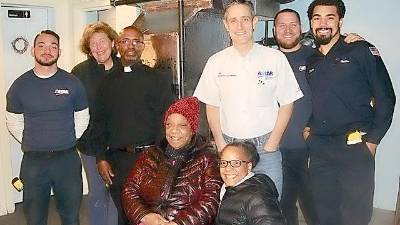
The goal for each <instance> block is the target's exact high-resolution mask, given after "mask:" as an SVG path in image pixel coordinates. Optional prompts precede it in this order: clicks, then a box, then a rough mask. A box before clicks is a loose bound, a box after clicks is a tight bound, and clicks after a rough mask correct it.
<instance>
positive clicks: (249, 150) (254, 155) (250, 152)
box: [220, 141, 260, 168]
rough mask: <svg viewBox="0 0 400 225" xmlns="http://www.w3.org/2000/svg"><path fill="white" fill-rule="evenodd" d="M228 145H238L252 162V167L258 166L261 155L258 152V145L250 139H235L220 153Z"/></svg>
mask: <svg viewBox="0 0 400 225" xmlns="http://www.w3.org/2000/svg"><path fill="white" fill-rule="evenodd" d="M228 147H236V148H238V149H240V150H241V151H243V153H244V154H245V155H246V157H247V159H248V160H249V161H250V162H251V164H252V168H254V167H256V165H257V163H258V161H260V155H259V154H258V152H257V148H256V146H255V145H254V144H253V143H252V142H249V141H244V142H238V141H234V142H231V143H229V144H227V145H226V146H225V147H224V148H223V149H222V151H221V153H220V155H222V153H223V152H224V150H225V149H227V148H228Z"/></svg>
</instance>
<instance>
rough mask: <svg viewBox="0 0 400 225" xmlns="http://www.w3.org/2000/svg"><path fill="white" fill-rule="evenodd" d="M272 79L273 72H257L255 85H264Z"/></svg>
mask: <svg viewBox="0 0 400 225" xmlns="http://www.w3.org/2000/svg"><path fill="white" fill-rule="evenodd" d="M273 77H274V72H272V71H270V70H267V71H258V73H257V80H258V82H257V84H261V85H264V84H265V83H266V82H267V80H269V79H271V78H273Z"/></svg>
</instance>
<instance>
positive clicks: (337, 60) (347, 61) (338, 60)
mask: <svg viewBox="0 0 400 225" xmlns="http://www.w3.org/2000/svg"><path fill="white" fill-rule="evenodd" d="M335 61H336V63H337V64H346V63H350V60H349V58H347V57H343V58H336V59H335Z"/></svg>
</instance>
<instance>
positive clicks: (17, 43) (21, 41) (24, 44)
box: [11, 37, 29, 54]
mask: <svg viewBox="0 0 400 225" xmlns="http://www.w3.org/2000/svg"><path fill="white" fill-rule="evenodd" d="M11 45H12V48H13V50H14V52H16V53H18V54H24V53H25V52H26V50H28V46H29V42H28V40H26V38H24V37H17V38H15V39H14V40H13V41H12V42H11Z"/></svg>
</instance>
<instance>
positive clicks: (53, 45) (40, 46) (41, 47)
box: [32, 33, 60, 66]
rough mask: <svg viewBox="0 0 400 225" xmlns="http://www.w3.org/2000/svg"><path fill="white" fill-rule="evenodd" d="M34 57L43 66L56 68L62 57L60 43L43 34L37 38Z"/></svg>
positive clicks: (33, 49)
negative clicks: (59, 58)
mask: <svg viewBox="0 0 400 225" xmlns="http://www.w3.org/2000/svg"><path fill="white" fill-rule="evenodd" d="M32 55H33V56H34V57H35V61H36V63H37V64H39V65H41V66H54V65H56V63H57V61H58V57H59V56H60V49H59V43H58V40H57V38H56V37H54V36H53V35H51V34H46V33H42V34H40V35H39V36H37V38H36V41H35V43H34V47H33V48H32Z"/></svg>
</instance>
